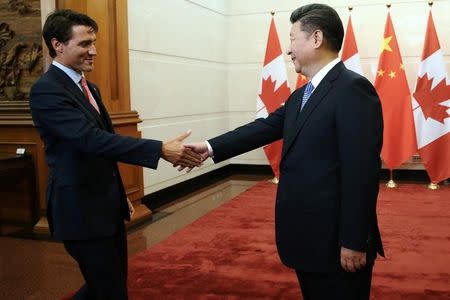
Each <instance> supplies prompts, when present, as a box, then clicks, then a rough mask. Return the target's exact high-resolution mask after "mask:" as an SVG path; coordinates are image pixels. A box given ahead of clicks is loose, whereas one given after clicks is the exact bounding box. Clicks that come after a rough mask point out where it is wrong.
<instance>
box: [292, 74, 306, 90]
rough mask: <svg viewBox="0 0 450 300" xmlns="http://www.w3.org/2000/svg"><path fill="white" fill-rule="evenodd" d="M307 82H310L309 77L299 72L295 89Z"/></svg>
mask: <svg viewBox="0 0 450 300" xmlns="http://www.w3.org/2000/svg"><path fill="white" fill-rule="evenodd" d="M307 83H308V78H307V77H306V76H305V75H303V74H301V73H298V75H297V83H296V84H295V89H296V90H297V89H299V88H301V87H302V86H304V85H305V84H307Z"/></svg>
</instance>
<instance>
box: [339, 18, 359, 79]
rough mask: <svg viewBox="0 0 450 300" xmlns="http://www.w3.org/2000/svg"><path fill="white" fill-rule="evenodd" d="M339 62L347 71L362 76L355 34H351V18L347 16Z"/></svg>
mask: <svg viewBox="0 0 450 300" xmlns="http://www.w3.org/2000/svg"><path fill="white" fill-rule="evenodd" d="M341 60H342V61H343V62H344V65H345V66H346V67H347V69H349V70H352V71H353V72H356V73H358V74H360V75H362V76H364V74H363V71H362V67H361V59H360V58H359V53H358V47H357V46H356V39H355V34H354V33H353V25H352V16H349V18H348V23H347V31H346V32H345V38H344V46H343V47H342V55H341Z"/></svg>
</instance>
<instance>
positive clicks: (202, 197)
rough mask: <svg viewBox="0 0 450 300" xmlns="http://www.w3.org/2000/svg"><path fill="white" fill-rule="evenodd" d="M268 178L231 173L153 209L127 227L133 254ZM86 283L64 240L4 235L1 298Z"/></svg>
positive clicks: (59, 291)
mask: <svg viewBox="0 0 450 300" xmlns="http://www.w3.org/2000/svg"><path fill="white" fill-rule="evenodd" d="M264 179H268V177H267V176H264V175H261V176H259V175H252V176H250V175H245V176H237V175H236V176H232V177H230V178H227V179H224V180H221V181H219V182H217V183H215V184H212V185H210V186H208V187H205V188H203V189H200V190H198V191H196V192H195V193H191V194H188V195H186V196H184V197H181V198H178V199H176V200H175V201H172V202H171V203H170V204H167V205H164V206H162V207H160V208H158V209H156V210H154V214H153V217H152V220H149V221H148V222H145V223H144V224H142V225H140V226H138V227H136V228H134V229H131V230H130V231H129V233H128V249H129V257H131V256H133V255H135V254H136V253H138V252H140V251H143V250H144V249H147V248H148V247H151V246H152V245H154V244H156V243H158V242H159V241H162V240H164V239H165V238H167V237H168V236H170V235H171V234H172V233H174V232H176V231H177V230H179V229H181V228H183V227H185V226H187V225H189V224H190V223H192V222H194V221H195V220H197V219H198V218H200V217H201V216H203V215H205V214H207V213H208V212H210V211H211V210H213V209H214V208H216V207H218V206H220V205H221V204H223V203H224V202H226V201H228V200H230V199H232V198H233V197H235V196H236V195H238V194H240V193H242V192H243V191H245V190H246V189H248V188H250V187H251V186H253V185H254V184H256V183H257V182H259V181H260V180H264ZM82 283H83V278H82V276H81V274H80V272H79V270H78V268H77V265H76V263H75V261H74V260H73V259H72V258H71V257H70V256H69V255H68V254H67V253H66V252H65V250H64V248H63V245H62V244H61V243H58V242H53V241H43V240H32V239H20V238H12V237H0V299H2V300H3V299H5V300H6V299H8V300H9V299H39V300H45V299H61V298H62V297H64V296H66V295H67V294H68V293H70V292H71V291H74V290H77V289H78V288H79V287H80V286H81V285H82Z"/></svg>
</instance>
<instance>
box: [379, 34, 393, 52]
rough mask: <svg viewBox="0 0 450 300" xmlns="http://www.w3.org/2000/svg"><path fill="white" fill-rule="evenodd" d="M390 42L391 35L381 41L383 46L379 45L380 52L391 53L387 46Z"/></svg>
mask: <svg viewBox="0 0 450 300" xmlns="http://www.w3.org/2000/svg"><path fill="white" fill-rule="evenodd" d="M391 40H392V35H391V36H388V37H386V38H384V39H383V45H381V52H383V51H384V50H386V51H389V52H392V49H391V46H389V43H390V42H391Z"/></svg>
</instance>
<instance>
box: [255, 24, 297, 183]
mask: <svg viewBox="0 0 450 300" xmlns="http://www.w3.org/2000/svg"><path fill="white" fill-rule="evenodd" d="M261 77H262V78H261V85H260V89H259V93H258V96H257V97H256V117H257V118H265V117H267V115H268V114H269V113H271V112H273V111H275V110H276V109H277V108H279V107H280V106H281V105H282V104H283V103H284V102H285V101H286V99H287V98H288V97H289V95H290V94H291V90H290V89H289V84H288V79H287V72H286V64H285V62H284V58H283V52H282V51H281V46H280V40H279V39H278V34H277V29H276V27H275V21H274V19H273V18H272V20H271V22H270V28H269V37H268V39H267V47H266V55H265V57H264V66H263V69H262V76H261ZM282 148H283V142H282V140H279V141H276V142H274V143H272V144H270V145H267V146H265V147H264V152H265V153H266V156H267V159H268V160H269V163H270V166H271V167H272V170H273V173H274V174H275V177H276V178H278V179H279V177H280V160H281V150H282Z"/></svg>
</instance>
